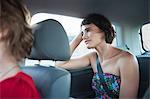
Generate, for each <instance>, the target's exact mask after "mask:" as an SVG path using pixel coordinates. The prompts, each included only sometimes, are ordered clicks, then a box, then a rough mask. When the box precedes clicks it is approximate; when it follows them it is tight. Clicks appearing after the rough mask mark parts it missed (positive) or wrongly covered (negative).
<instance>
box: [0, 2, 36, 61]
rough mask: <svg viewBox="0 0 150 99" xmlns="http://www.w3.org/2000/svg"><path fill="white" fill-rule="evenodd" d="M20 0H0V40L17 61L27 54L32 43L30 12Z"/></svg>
mask: <svg viewBox="0 0 150 99" xmlns="http://www.w3.org/2000/svg"><path fill="white" fill-rule="evenodd" d="M23 3H24V2H23V1H22V0H2V1H1V11H0V25H1V26H0V33H2V38H1V41H3V42H5V47H6V48H7V49H8V50H9V51H10V53H11V55H13V56H14V57H15V58H16V60H17V61H21V60H22V58H25V57H26V56H28V55H29V54H30V52H31V47H32V45H33V34H32V30H31V28H30V25H29V21H30V13H29V11H28V10H27V8H26V6H25V5H24V4H23Z"/></svg>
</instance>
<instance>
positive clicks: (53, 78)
mask: <svg viewBox="0 0 150 99" xmlns="http://www.w3.org/2000/svg"><path fill="white" fill-rule="evenodd" d="M22 70H23V71H24V72H25V73H27V74H29V75H30V76H31V77H32V78H33V80H34V82H35V84H36V86H37V88H38V90H39V92H40V94H41V96H42V98H45V99H67V98H68V97H69V92H70V74H69V73H68V72H67V71H66V70H63V69H60V68H55V67H53V66H50V67H44V66H41V65H37V66H32V67H22Z"/></svg>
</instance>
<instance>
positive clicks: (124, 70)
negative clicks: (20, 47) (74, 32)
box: [56, 13, 139, 99]
mask: <svg viewBox="0 0 150 99" xmlns="http://www.w3.org/2000/svg"><path fill="white" fill-rule="evenodd" d="M114 37H115V31H114V28H113V27H112V24H111V23H110V21H109V20H108V19H107V18H106V17H105V16H103V15H100V14H95V13H93V14H89V15H88V16H86V17H85V18H84V20H83V21H82V23H81V33H80V34H79V35H78V36H77V37H76V38H75V39H74V40H73V41H72V43H71V45H70V48H71V51H70V53H71V54H73V52H74V50H75V49H76V48H77V46H78V45H79V44H80V42H81V41H82V40H83V41H84V42H85V44H86V46H87V48H89V49H95V50H96V51H95V52H91V53H89V54H87V55H85V56H82V57H79V58H75V59H70V60H69V61H57V62H56V65H57V66H59V67H62V68H66V69H78V68H82V67H86V66H89V65H91V66H92V69H93V72H94V76H93V79H92V88H93V90H94V91H95V93H96V96H95V98H96V99H110V98H120V99H121V98H127V99H135V98H136V96H137V92H138V85H139V66H138V62H137V59H136V57H135V56H134V55H132V54H131V53H129V52H127V51H124V50H121V49H119V48H116V47H114V46H112V45H111V43H112V41H113V39H114ZM97 62H98V64H97ZM100 70H101V72H100ZM85 83H86V82H85Z"/></svg>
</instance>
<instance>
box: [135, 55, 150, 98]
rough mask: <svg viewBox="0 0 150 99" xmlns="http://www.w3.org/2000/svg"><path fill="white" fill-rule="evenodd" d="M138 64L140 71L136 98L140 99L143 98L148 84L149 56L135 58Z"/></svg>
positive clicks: (149, 77)
mask: <svg viewBox="0 0 150 99" xmlns="http://www.w3.org/2000/svg"><path fill="white" fill-rule="evenodd" d="M137 60H138V63H139V71H140V82H139V91H138V97H139V98H141V97H143V96H144V94H145V92H146V90H147V89H148V87H149V85H150V84H149V83H150V75H149V73H150V56H149V55H140V56H137Z"/></svg>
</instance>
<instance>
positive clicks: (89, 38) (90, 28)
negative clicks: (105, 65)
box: [81, 24, 105, 49]
mask: <svg viewBox="0 0 150 99" xmlns="http://www.w3.org/2000/svg"><path fill="white" fill-rule="evenodd" d="M81 29H82V33H83V36H82V39H83V41H84V42H85V44H86V45H87V48H89V49H90V48H95V47H97V46H98V45H99V44H101V43H102V42H105V34H104V32H103V31H102V30H100V29H99V28H98V27H97V26H96V25H94V24H88V25H82V27H81Z"/></svg>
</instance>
